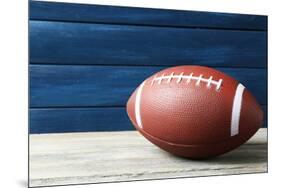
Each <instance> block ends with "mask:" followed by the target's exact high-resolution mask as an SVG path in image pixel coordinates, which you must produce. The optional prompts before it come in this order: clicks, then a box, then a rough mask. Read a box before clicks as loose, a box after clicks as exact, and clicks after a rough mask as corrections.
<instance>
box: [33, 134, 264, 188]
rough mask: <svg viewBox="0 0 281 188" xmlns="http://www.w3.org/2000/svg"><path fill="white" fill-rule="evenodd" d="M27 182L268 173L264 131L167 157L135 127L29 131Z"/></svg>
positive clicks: (65, 182) (58, 182)
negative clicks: (212, 149)
mask: <svg viewBox="0 0 281 188" xmlns="http://www.w3.org/2000/svg"><path fill="white" fill-rule="evenodd" d="M29 169H30V171H29V172H30V186H31V187H34V186H46V185H63V184H80V183H97V182H112V181H128V180H142V179H160V178H176V177H194V176H208V175H226V174H241V173H261V172H267V129H260V130H259V132H258V133H257V134H256V135H255V136H254V137H253V138H251V139H250V140H249V141H248V142H247V143H246V144H244V145H243V146H241V147H239V148H238V149H236V150H234V151H232V152H230V153H228V154H225V155H223V156H220V157H217V158H213V159H209V160H201V161H194V160H188V159H184V158H179V157H176V156H173V155H170V154H168V153H166V152H164V151H162V150H160V149H158V148H157V147H156V146H154V145H152V144H151V143H150V142H148V141H147V140H146V139H145V138H143V137H142V136H141V135H140V134H139V133H138V132H136V131H124V132H91V133H65V134H32V135H30V162H29Z"/></svg>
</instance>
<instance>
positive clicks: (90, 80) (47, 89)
mask: <svg viewBox="0 0 281 188" xmlns="http://www.w3.org/2000/svg"><path fill="white" fill-rule="evenodd" d="M164 68H165V67H152V66H149V67H142V66H70V65H67V66H56V65H44V66H43V65H30V69H29V71H30V106H31V107H64V106H70V107H74V106H76V107H82V106H124V105H125V104H126V102H127V100H128V98H129V96H130V95H131V93H132V92H133V91H134V89H135V88H136V87H137V86H138V85H139V84H140V83H141V82H142V81H143V80H145V79H146V78H147V77H148V76H150V75H152V74H153V73H155V72H158V71H159V70H161V69H164ZM218 70H220V71H222V72H225V73H226V74H229V75H231V76H233V77H234V78H236V79H237V80H239V81H240V82H241V83H242V84H244V85H245V86H246V87H247V88H248V89H249V90H250V91H251V92H252V93H253V94H254V95H255V96H256V97H257V100H258V101H259V103H260V104H267V72H266V70H265V69H240V68H218Z"/></svg>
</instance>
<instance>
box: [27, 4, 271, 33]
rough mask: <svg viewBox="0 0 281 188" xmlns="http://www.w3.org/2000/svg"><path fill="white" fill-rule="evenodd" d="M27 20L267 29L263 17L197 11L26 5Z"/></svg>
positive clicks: (78, 5) (265, 18) (77, 5)
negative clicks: (27, 10)
mask: <svg viewBox="0 0 281 188" xmlns="http://www.w3.org/2000/svg"><path fill="white" fill-rule="evenodd" d="M29 17H30V19H31V20H56V21H71V22H91V23H111V24H133V25H155V26H172V27H204V28H222V29H241V30H249V29H250V30H267V17H266V16H257V15H242V14H226V13H212V12H199V11H180V10H167V9H148V8H132V7H117V6H104V5H86V4H70V3H54V2H38V1H31V2H30V15H29Z"/></svg>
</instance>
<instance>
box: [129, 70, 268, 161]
mask: <svg viewBox="0 0 281 188" xmlns="http://www.w3.org/2000/svg"><path fill="white" fill-rule="evenodd" d="M127 113H128V115H129V117H130V119H131V121H132V123H133V124H134V126H135V127H136V129H137V130H138V131H139V132H140V133H141V134H142V135H143V136H144V137H145V138H147V139H148V140H149V141H150V142H152V143H153V144H155V145H156V146H158V147H160V148H162V149H163V150H165V151H168V152H170V153H172V154H175V155H178V156H182V157H188V158H193V159H199V158H209V157H214V156H218V155H221V154H224V153H226V152H229V151H231V150H233V149H235V148H237V147H238V146H240V145H241V144H243V143H244V142H246V141H247V140H248V139H249V138H251V137H252V136H253V135H254V134H255V133H256V132H257V130H258V129H259V128H260V127H261V126H262V121H263V112H262V110H261V107H260V105H259V104H258V103H257V101H256V99H255V98H254V96H253V95H252V94H251V93H250V92H249V91H248V90H247V89H246V88H245V87H244V86H243V85H242V84H241V83H239V82H238V81H236V80H235V79H234V78H232V77H230V76H228V75H226V74H224V73H222V72H220V71H217V70H215V69H212V68H208V67H202V66H178V67H172V68H167V69H164V70H162V71H160V72H158V73H157V74H155V75H152V76H151V77H149V78H148V79H146V80H145V81H144V82H142V84H141V85H140V86H139V87H138V88H137V89H136V90H135V91H134V93H133V94H132V95H131V97H130V99H129V100H128V102H127Z"/></svg>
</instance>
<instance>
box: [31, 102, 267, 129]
mask: <svg viewBox="0 0 281 188" xmlns="http://www.w3.org/2000/svg"><path fill="white" fill-rule="evenodd" d="M262 109H263V111H264V113H265V117H264V124H263V127H267V106H266V105H263V106H262ZM29 114H30V116H29V132H30V133H32V134H35V133H64V132H88V131H126V130H135V128H134V126H133V125H132V123H131V122H130V120H129V118H128V116H127V113H126V108H125V107H104V108H94V107H93V108H47V109H46V108H35V109H30V113H29Z"/></svg>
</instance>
